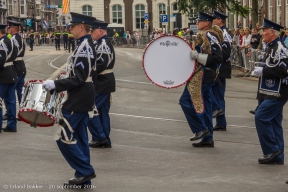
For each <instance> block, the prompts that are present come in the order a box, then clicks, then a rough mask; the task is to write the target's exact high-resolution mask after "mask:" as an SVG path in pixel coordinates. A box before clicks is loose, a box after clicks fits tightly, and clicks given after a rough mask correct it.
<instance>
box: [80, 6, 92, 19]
mask: <svg viewBox="0 0 288 192" xmlns="http://www.w3.org/2000/svg"><path fill="white" fill-rule="evenodd" d="M84 7H86V11H84V10H83V9H84ZM89 7H91V11H89V10H88V8H89ZM81 11H82V14H84V15H89V16H91V17H93V7H92V6H91V5H83V6H82V10H81Z"/></svg>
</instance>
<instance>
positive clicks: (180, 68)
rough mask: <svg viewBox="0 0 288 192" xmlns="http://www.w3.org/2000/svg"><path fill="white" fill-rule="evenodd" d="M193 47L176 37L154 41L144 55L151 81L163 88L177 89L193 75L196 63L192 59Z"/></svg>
mask: <svg viewBox="0 0 288 192" xmlns="http://www.w3.org/2000/svg"><path fill="white" fill-rule="evenodd" d="M191 50H192V49H191V46H190V45H189V44H188V43H186V42H185V41H184V40H183V39H181V38H179V37H176V36H163V37H159V38H157V39H155V40H154V41H152V42H151V43H150V44H149V45H148V46H147V47H146V49H145V52H144V54H143V62H142V65H143V69H144V71H145V74H146V76H147V77H148V78H149V80H150V81H151V82H152V83H154V84H156V85H158V86H159V87H163V88H176V87H179V86H181V85H183V84H185V83H186V82H187V81H188V80H189V79H190V78H191V77H192V75H193V73H194V70H195V67H196V62H195V60H193V59H191V57H190V52H191Z"/></svg>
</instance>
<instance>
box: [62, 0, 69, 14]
mask: <svg viewBox="0 0 288 192" xmlns="http://www.w3.org/2000/svg"><path fill="white" fill-rule="evenodd" d="M62 13H63V14H68V13H69V0H62Z"/></svg>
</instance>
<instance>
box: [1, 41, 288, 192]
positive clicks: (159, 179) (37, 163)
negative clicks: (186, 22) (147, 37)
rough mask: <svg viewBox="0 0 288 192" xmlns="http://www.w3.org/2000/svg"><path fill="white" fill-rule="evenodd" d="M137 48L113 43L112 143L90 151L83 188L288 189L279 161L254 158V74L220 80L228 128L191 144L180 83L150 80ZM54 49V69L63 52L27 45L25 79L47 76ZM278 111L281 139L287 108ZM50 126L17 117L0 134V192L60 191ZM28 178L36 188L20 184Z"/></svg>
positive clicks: (60, 171)
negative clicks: (12, 127)
mask: <svg viewBox="0 0 288 192" xmlns="http://www.w3.org/2000/svg"><path fill="white" fill-rule="evenodd" d="M142 51H143V50H141V49H131V48H116V58H117V61H116V64H115V70H114V71H115V76H116V78H117V82H116V83H117V91H116V92H115V93H114V94H113V103H112V107H111V111H110V112H111V113H110V114H111V127H112V132H111V138H112V142H113V143H112V145H113V148H111V149H91V163H92V165H93V166H94V168H95V170H96V174H97V178H96V179H94V180H92V182H93V186H94V188H95V189H92V190H90V191H97V192H100V191H103V192H104V191H105V192H118V191H119V192H136V191H137V192H142V191H143V192H150V191H154V192H155V191H159V192H162V191H163V192H164V191H165V192H167V191H168V192H191V191H193V192H194V191H195V192H198V191H199V192H200V191H201V192H210V191H216V192H226V191H227V192H232V191H233V192H234V191H236V192H242V191H245V192H246V191H247V192H248V191H249V192H250V191H261V192H270V191H277V192H278V191H279V192H280V191H281V192H282V191H288V186H287V185H286V184H285V181H286V180H288V174H287V173H288V168H287V166H286V164H284V165H259V164H258V162H257V159H258V157H260V156H261V155H262V152H261V148H260V145H259V141H258V137H257V134H256V130H255V124H254V119H253V116H252V115H251V114H249V113H248V111H249V110H250V109H254V107H255V106H256V100H255V96H256V87H257V82H256V81H255V79H252V80H251V79H244V78H232V79H231V80H229V81H228V83H227V91H226V103H227V121H228V131H227V132H216V133H215V136H214V139H215V140H214V141H215V148H204V149H199V148H193V147H192V146H191V142H190V141H189V138H190V137H191V136H192V133H191V131H190V129H189V127H188V124H187V122H186V120H185V117H184V115H183V112H182V110H181V108H180V106H179V104H178V100H179V97H180V95H181V93H182V91H183V87H180V88H177V89H171V90H167V89H163V88H159V87H157V86H155V85H153V84H151V83H150V82H149V81H148V79H147V78H146V77H145V75H144V72H143V70H142V65H141V58H142ZM61 54H64V55H62V56H61V57H59V58H58V59H57V60H56V61H54V62H53V64H54V65H55V66H58V67H59V66H61V65H63V64H64V62H65V59H66V58H67V57H68V54H65V52H64V51H54V49H53V48H52V47H51V46H50V47H49V46H46V47H45V46H43V47H41V46H40V47H35V51H33V52H29V51H27V53H26V56H25V60H26V61H27V62H29V63H27V68H28V69H29V70H30V72H28V75H27V80H29V79H46V78H48V77H49V76H50V75H51V74H52V73H53V72H54V71H55V70H54V69H52V68H50V67H49V66H48V65H47V63H48V60H52V59H54V58H57V56H60V55H61ZM35 57H37V58H35ZM33 58H34V59H33ZM29 59H31V60H29ZM28 60H29V61H28ZM284 114H285V115H284V120H283V125H284V135H285V139H287V126H286V125H287V115H286V114H288V111H287V107H286V108H285V109H284ZM3 125H4V126H5V123H4V124H3ZM53 132H54V128H53V127H49V128H32V127H30V126H29V125H27V124H24V123H23V122H19V123H18V132H17V133H1V134H0V137H1V138H0V143H1V145H0V149H1V156H0V162H1V163H0V170H1V173H2V174H1V175H0V191H13V192H14V191H15V192H17V191H43V192H44V191H45V192H46V191H63V189H57V187H58V188H60V187H61V185H62V183H63V182H64V181H66V180H68V179H69V178H70V177H72V176H73V173H74V171H73V170H72V169H71V168H70V167H69V165H68V164H67V163H66V161H65V160H64V158H63V157H62V155H61V154H60V152H59V150H58V148H57V146H56V143H55V141H53V139H52V135H53ZM286 148H287V145H286ZM285 163H287V161H286V162H285ZM33 184H34V187H41V189H40V188H38V189H27V188H28V187H33ZM4 187H7V188H8V189H7V190H4ZM13 187H14V188H13ZM16 187H18V189H17V188H16ZM21 187H22V189H19V188H21ZM1 188H3V189H1ZM64 191H69V190H64ZM70 191H73V190H70ZM74 191H75V190H74Z"/></svg>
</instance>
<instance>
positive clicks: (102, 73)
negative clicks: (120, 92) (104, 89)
mask: <svg viewBox="0 0 288 192" xmlns="http://www.w3.org/2000/svg"><path fill="white" fill-rule="evenodd" d="M108 73H113V70H112V69H106V70H104V71H102V72H101V73H99V75H105V74H108Z"/></svg>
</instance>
